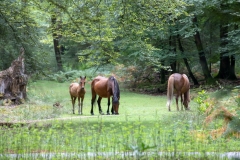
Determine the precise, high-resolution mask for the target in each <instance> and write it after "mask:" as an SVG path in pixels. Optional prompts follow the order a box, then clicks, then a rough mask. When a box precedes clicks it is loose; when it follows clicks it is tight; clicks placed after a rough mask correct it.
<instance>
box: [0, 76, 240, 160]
mask: <svg viewBox="0 0 240 160" xmlns="http://www.w3.org/2000/svg"><path fill="white" fill-rule="evenodd" d="M70 83H71V82H69V83H56V82H49V81H38V82H35V83H31V84H30V85H29V86H28V98H29V99H28V101H27V103H25V104H23V105H20V106H15V107H8V108H7V107H2V108H1V113H3V115H4V116H3V117H2V118H1V121H3V120H5V121H9V122H11V121H30V123H29V124H25V125H24V126H23V127H20V126H19V125H21V124H16V125H13V126H12V128H8V127H2V128H1V130H0V134H1V135H2V137H1V139H0V153H2V154H3V155H5V156H8V154H9V153H17V154H19V155H21V156H26V157H27V156H29V155H28V154H29V153H38V154H39V155H38V156H39V158H43V156H42V155H41V154H45V155H47V156H53V155H51V153H59V154H60V153H65V154H66V155H67V157H68V158H66V157H65V159H74V158H76V157H78V158H79V157H80V158H82V159H86V158H87V159H94V157H98V158H99V159H106V158H110V157H111V158H110V159H117V158H119V159H132V158H133V157H132V155H131V154H128V153H135V154H136V155H135V158H136V159H140V158H144V157H145V159H149V158H150V157H151V158H152V159H154V158H157V159H158V158H159V157H160V156H159V155H158V153H159V152H164V153H167V154H169V155H167V156H166V159H169V157H172V158H174V159H178V158H180V159H184V158H186V157H188V156H189V155H184V153H185V152H193V153H196V152H197V153H201V154H200V155H198V154H196V155H194V154H193V155H191V156H190V157H204V156H205V155H204V153H206V152H219V153H221V152H227V151H236V146H237V145H239V142H238V141H235V140H234V139H227V140H226V139H222V138H219V139H213V138H212V137H211V135H210V134H209V132H208V131H204V130H203V125H202V124H203V118H204V117H203V115H200V114H199V113H198V112H197V110H196V106H197V104H196V103H195V102H194V101H192V102H191V103H190V106H191V109H192V110H191V111H180V112H177V111H176V105H175V102H174V101H173V103H172V112H169V111H168V110H167V108H166V106H165V105H166V96H160V95H145V94H138V93H133V92H128V91H126V90H125V91H123V90H122V91H121V98H120V108H119V113H120V115H110V116H107V115H99V113H98V107H97V105H96V106H95V108H94V113H95V115H94V116H91V115H90V108H91V91H90V84H89V83H88V84H87V85H86V90H87V93H86V96H85V100H84V108H83V115H78V114H75V115H73V114H72V104H71V101H70V96H69V92H68V87H69V84H70ZM120 87H121V86H120ZM55 102H59V103H60V104H61V105H62V106H63V107H62V108H58V109H56V108H54V107H53V104H54V103H55ZM75 109H77V107H75ZM102 109H103V111H104V112H105V113H106V110H107V99H103V100H102ZM76 113H77V112H76ZM34 120H37V121H34ZM198 132H199V133H198ZM227 144H228V145H227ZM150 152H151V155H144V153H145V154H146V153H150ZM72 153H75V154H78V155H72ZM84 153H85V155H84ZM87 153H95V154H96V155H95V156H89V157H88V156H86V154H87ZM103 153H111V156H109V157H108V155H103ZM172 153H173V155H172ZM59 154H57V155H54V158H59V156H60V157H61V155H59ZM81 156H82V157H81ZM30 157H33V155H30ZM8 158H9V157H8ZM8 158H6V159H8ZM23 158H24V157H23ZM151 158H150V159H151ZM162 158H164V156H161V159H162ZM213 158H214V159H218V158H219V157H218V156H213ZM13 159H14V158H13Z"/></svg>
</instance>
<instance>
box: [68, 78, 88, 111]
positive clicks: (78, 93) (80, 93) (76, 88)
mask: <svg viewBox="0 0 240 160" xmlns="http://www.w3.org/2000/svg"><path fill="white" fill-rule="evenodd" d="M85 80H86V76H85V77H80V81H79V83H71V84H70V86H69V93H70V96H71V100H72V106H73V114H75V112H74V105H75V101H76V98H78V114H82V107H83V100H84V95H85V93H86V91H85V89H84V87H85ZM80 98H81V103H80ZM80 106H81V108H80Z"/></svg>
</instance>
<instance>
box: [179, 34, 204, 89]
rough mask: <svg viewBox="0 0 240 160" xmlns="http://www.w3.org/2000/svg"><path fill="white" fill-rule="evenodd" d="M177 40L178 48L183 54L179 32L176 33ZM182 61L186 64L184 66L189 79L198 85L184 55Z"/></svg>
mask: <svg viewBox="0 0 240 160" xmlns="http://www.w3.org/2000/svg"><path fill="white" fill-rule="evenodd" d="M177 41H178V46H179V50H180V51H181V53H182V54H183V53H184V49H183V46H182V43H181V40H180V36H179V34H178V35H177ZM183 61H184V63H185V65H186V67H187V70H188V73H189V76H190V77H191V79H192V80H193V83H194V85H199V83H198V81H197V79H196V78H195V76H194V75H193V73H192V70H191V68H190V66H189V63H188V61H187V58H186V57H184V58H183Z"/></svg>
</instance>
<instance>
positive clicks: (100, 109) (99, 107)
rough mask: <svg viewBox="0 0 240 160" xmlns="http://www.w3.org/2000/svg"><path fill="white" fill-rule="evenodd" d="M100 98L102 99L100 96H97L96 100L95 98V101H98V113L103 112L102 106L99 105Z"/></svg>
mask: <svg viewBox="0 0 240 160" xmlns="http://www.w3.org/2000/svg"><path fill="white" fill-rule="evenodd" d="M101 100H102V97H100V96H99V97H98V100H97V103H98V110H99V113H100V114H103V113H102V107H101Z"/></svg>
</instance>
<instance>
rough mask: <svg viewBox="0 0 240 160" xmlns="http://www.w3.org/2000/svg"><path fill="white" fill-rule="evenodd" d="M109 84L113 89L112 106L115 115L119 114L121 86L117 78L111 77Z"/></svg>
mask: <svg viewBox="0 0 240 160" xmlns="http://www.w3.org/2000/svg"><path fill="white" fill-rule="evenodd" d="M109 80H110V81H109V82H110V83H109V84H110V85H111V88H112V94H113V96H112V106H113V110H114V112H115V114H119V113H118V108H119V99H120V90H119V85H118V82H117V80H116V79H115V77H113V76H111V77H109Z"/></svg>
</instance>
